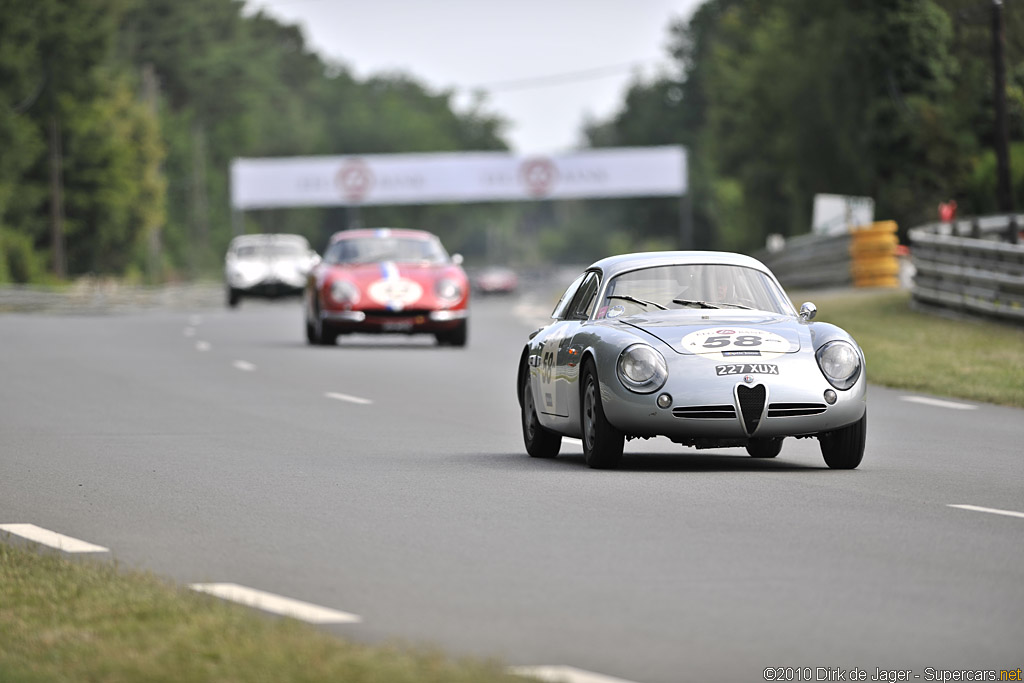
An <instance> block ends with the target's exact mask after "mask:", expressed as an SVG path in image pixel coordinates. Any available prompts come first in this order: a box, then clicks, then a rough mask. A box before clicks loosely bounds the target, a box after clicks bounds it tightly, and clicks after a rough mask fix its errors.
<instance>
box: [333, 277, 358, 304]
mask: <svg viewBox="0 0 1024 683" xmlns="http://www.w3.org/2000/svg"><path fill="white" fill-rule="evenodd" d="M330 293H331V299H333V300H334V301H336V302H337V303H339V304H355V303H358V302H359V288H358V287H356V286H355V285H354V284H353V283H351V282H349V281H348V280H335V281H334V282H332V283H331V288H330Z"/></svg>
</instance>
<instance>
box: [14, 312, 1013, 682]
mask: <svg viewBox="0 0 1024 683" xmlns="http://www.w3.org/2000/svg"><path fill="white" fill-rule="evenodd" d="M516 311H518V313H519V314H518V315H517V314H516V313H515V312H516ZM522 313H523V311H522V307H517V306H516V303H515V302H514V301H512V300H507V299H495V300H478V301H477V302H475V303H474V306H473V319H472V323H471V330H470V342H469V346H468V347H467V348H466V349H452V348H443V347H436V346H434V344H433V341H432V339H430V338H426V337H424V338H384V339H377V338H373V337H363V338H357V337H353V338H343V339H342V341H341V342H340V343H339V345H338V346H337V347H335V348H315V347H309V346H307V345H306V344H305V343H304V339H303V336H302V319H301V317H302V314H301V309H300V306H299V305H298V304H297V303H296V302H294V301H290V302H274V303H269V302H268V303H265V302H249V301H246V302H245V303H243V305H242V307H241V308H240V309H238V310H236V311H228V310H220V309H209V310H200V311H195V312H181V311H165V312H148V313H135V314H128V315H116V316H92V317H84V316H82V317H75V316H51V315H22V314H9V315H0V524H4V523H7V524H11V523H31V524H35V525H38V526H40V527H43V528H45V529H49V530H53V531H57V532H60V533H62V534H66V535H68V536H72V537H75V538H78V539H83V540H86V541H89V542H91V543H95V544H99V545H102V546H105V547H107V548H109V549H110V553H109V555H110V556H112V557H115V558H116V559H117V560H118V561H119V562H121V563H122V564H123V565H126V566H128V567H136V568H141V569H147V570H152V571H155V572H156V573H158V574H161V575H164V576H167V577H170V578H173V579H175V580H177V581H180V582H182V583H197V582H232V583H237V584H240V585H243V586H248V587H252V588H257V589H260V590H263V591H269V592H272V593H274V594H277V595H281V596H287V597H290V598H295V599H299V600H303V601H306V602H310V603H314V604H316V605H321V606H325V607H330V608H334V609H337V610H343V611H345V612H350V613H353V614H356V615H359V617H360V618H361V621H360V622H358V623H349V624H338V625H325V626H321V628H324V629H327V630H330V631H331V632H335V633H337V634H339V635H342V636H345V637H347V638H352V639H355V640H360V641H368V642H377V641H384V640H388V641H392V640H395V639H399V640H402V641H405V642H411V643H425V644H432V645H439V646H441V647H443V648H444V649H446V650H448V651H449V652H451V653H453V654H473V655H484V656H496V657H500V658H502V659H503V660H504V661H506V662H508V663H509V664H510V665H523V666H536V665H564V666H571V667H576V668H578V669H581V670H585V671H590V672H596V673H599V674H601V675H603V676H612V677H618V678H621V679H625V680H628V681H636V682H639V683H660V682H664V683H670V682H671V683H675V682H677V681H760V680H764V670H765V669H766V668H767V667H794V668H796V667H801V668H802V667H810V668H811V670H812V671H811V673H812V674H815V675H816V676H817V675H819V674H820V672H818V671H816V669H817V668H818V667H832V668H833V669H834V668H836V667H839V668H841V669H843V670H845V671H847V672H849V671H850V670H851V669H854V668H860V669H863V670H865V671H866V672H867V674H868V675H869V676H875V673H876V669H879V668H880V669H883V670H895V669H899V670H910V671H912V673H911V675H910V676H911V677H910V680H915V679H914V678H913V676H914V675H917V676H920V679H921V680H940V679H939V678H934V679H929V678H927V676H928V675H929V674H928V673H927V670H926V669H927V668H928V667H930V668H932V669H936V670H939V671H940V672H941V671H943V670H967V669H969V670H996V671H998V670H1000V669H1016V668H1017V667H1020V666H1024V516H1018V517H1014V516H1007V515H1001V514H992V513H987V512H984V511H978V510H972V509H964V508H954V507H950V505H970V506H978V507H982V508H992V509H997V510H1009V511H1016V512H1024V445H1022V444H1024V411H1020V410H1014V409H1008V408H1001V407H996V406H990V405H980V404H969V403H964V404H962V405H961V406H960V407H954V406H948V405H943V404H927V403H916V402H910V401H908V400H906V398H907V397H908V396H910V394H908V393H907V392H898V391H891V390H885V389H882V388H879V387H874V386H873V387H871V389H870V391H869V399H868V405H869V427H868V446H867V454H866V456H865V459H864V462H863V464H862V465H861V467H860V469H858V470H855V471H849V472H847V471H830V470H828V469H826V468H825V467H824V463H823V461H822V459H821V456H820V453H819V451H818V447H817V442H816V441H813V440H800V441H795V440H792V439H790V440H787V442H786V445H785V446H784V448H783V451H782V454H781V455H780V456H779V458H777V459H776V460H770V461H761V460H754V459H751V458H749V457H747V456H746V454H745V452H744V451H742V450H739V449H722V450H711V451H694V450H692V449H684V448H681V447H678V446H675V445H674V444H672V443H671V442H669V441H667V440H663V439H657V440H651V441H641V442H637V441H633V442H630V443H629V444H627V447H626V454H627V458H626V459H624V461H623V466H622V467H621V468H620V469H619V470H616V471H610V472H609V471H595V470H590V469H588V468H587V467H586V466H585V465H584V464H583V461H582V457H581V449H580V447H579V445H578V444H572V443H565V444H564V445H563V449H562V450H563V455H562V456H560V457H559V458H558V459H556V460H554V461H542V460H534V459H531V458H529V457H527V455H526V454H525V451H524V449H523V446H522V441H521V435H520V428H519V418H518V406H517V403H516V399H515V393H514V384H515V371H516V363H517V360H518V357H519V352H520V350H521V348H522V344H523V343H524V341H525V337H526V334H527V333H528V332H529V331H530V329H532V326H531V321H530V320H528V319H527V318H528V317H529V316H528V315H522ZM868 360H869V366H868V376H869V378H870V358H869V359H868ZM782 673H783V676H782V677H779V678H778V680H787V676H788V679H789V680H797V677H798V676H800V675H801V673H800V672H795V671H790V672H789V673H788V674H786V672H782ZM935 675H936V676H941V675H942V674H941V673H938V674H935ZM595 680H596V679H595ZM804 680H806V678H804ZM812 680H814V679H813V678H812ZM847 680H849V679H847Z"/></svg>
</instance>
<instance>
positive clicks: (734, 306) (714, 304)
mask: <svg viewBox="0 0 1024 683" xmlns="http://www.w3.org/2000/svg"><path fill="white" fill-rule="evenodd" d="M709 305H710V306H717V307H719V308H721V307H722V306H728V307H729V308H742V309H743V310H745V311H753V310H754V308H753V307H751V306H744V305H743V304H730V303H726V302H724V301H721V302H720V301H716V302H714V303H713V304H709Z"/></svg>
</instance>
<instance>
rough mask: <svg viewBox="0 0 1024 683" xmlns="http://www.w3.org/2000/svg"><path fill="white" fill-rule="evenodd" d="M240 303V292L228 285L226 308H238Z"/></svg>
mask: <svg viewBox="0 0 1024 683" xmlns="http://www.w3.org/2000/svg"><path fill="white" fill-rule="evenodd" d="M240 303H242V294H241V293H240V292H239V291H238V290H237V289H234V288H232V287H228V308H238V304H240Z"/></svg>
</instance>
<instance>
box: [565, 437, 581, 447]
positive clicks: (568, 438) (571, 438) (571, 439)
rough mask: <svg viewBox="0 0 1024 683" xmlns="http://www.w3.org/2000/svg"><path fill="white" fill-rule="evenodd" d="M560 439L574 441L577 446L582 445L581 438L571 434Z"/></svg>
mask: <svg viewBox="0 0 1024 683" xmlns="http://www.w3.org/2000/svg"><path fill="white" fill-rule="evenodd" d="M562 441H568V442H569V443H574V444H576V445H577V446H582V445H583V439H577V438H576V437H573V436H563V437H562Z"/></svg>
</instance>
